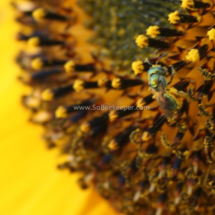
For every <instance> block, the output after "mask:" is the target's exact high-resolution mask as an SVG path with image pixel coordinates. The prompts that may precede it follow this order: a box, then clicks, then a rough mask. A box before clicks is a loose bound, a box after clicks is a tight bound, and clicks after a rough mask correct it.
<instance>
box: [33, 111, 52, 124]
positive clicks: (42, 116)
mask: <svg viewBox="0 0 215 215" xmlns="http://www.w3.org/2000/svg"><path fill="white" fill-rule="evenodd" d="M50 119H51V114H50V113H49V112H47V111H44V110H42V111H39V112H38V113H36V114H35V115H34V116H33V118H32V121H33V122H36V123H45V122H48V121H49V120H50Z"/></svg>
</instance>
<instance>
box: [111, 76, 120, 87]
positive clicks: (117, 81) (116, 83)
mask: <svg viewBox="0 0 215 215" xmlns="http://www.w3.org/2000/svg"><path fill="white" fill-rule="evenodd" d="M111 85H112V87H113V88H115V89H119V88H120V86H121V79H120V78H114V79H113V81H112V83H111Z"/></svg>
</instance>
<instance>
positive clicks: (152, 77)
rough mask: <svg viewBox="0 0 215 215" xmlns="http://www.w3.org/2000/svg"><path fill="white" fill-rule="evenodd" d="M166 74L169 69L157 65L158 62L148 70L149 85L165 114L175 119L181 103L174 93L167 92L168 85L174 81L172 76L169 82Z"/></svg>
mask: <svg viewBox="0 0 215 215" xmlns="http://www.w3.org/2000/svg"><path fill="white" fill-rule="evenodd" d="M162 57H163V56H162ZM166 74H167V69H166V68H165V67H162V66H160V65H157V63H156V64H155V65H153V66H152V67H151V68H150V69H149V71H148V76H149V81H148V85H149V86H150V90H151V91H152V92H153V94H154V97H155V99H156V100H157V101H158V104H159V106H160V108H161V109H162V110H163V112H164V114H165V115H166V116H167V117H168V118H170V119H173V118H174V115H175V113H176V111H177V110H178V109H179V104H178V102H177V100H176V98H174V96H173V95H170V94H169V93H167V92H166V87H167V85H168V84H170V83H171V81H172V78H171V80H170V82H169V83H167V81H166V78H165V75H166Z"/></svg>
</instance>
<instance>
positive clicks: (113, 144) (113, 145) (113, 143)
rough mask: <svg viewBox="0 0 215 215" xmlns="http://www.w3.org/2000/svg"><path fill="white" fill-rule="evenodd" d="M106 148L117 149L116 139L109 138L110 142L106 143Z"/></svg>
mask: <svg viewBox="0 0 215 215" xmlns="http://www.w3.org/2000/svg"><path fill="white" fill-rule="evenodd" d="M108 148H109V149H110V150H113V151H114V150H116V149H118V148H119V145H118V143H117V142H116V140H111V141H110V143H109V144H108Z"/></svg>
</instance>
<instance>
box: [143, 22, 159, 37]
mask: <svg viewBox="0 0 215 215" xmlns="http://www.w3.org/2000/svg"><path fill="white" fill-rule="evenodd" d="M146 34H147V35H148V36H151V37H152V38H155V37H157V36H158V35H159V34H160V31H159V27H158V26H156V25H154V26H150V27H149V28H148V29H147V30H146Z"/></svg>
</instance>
